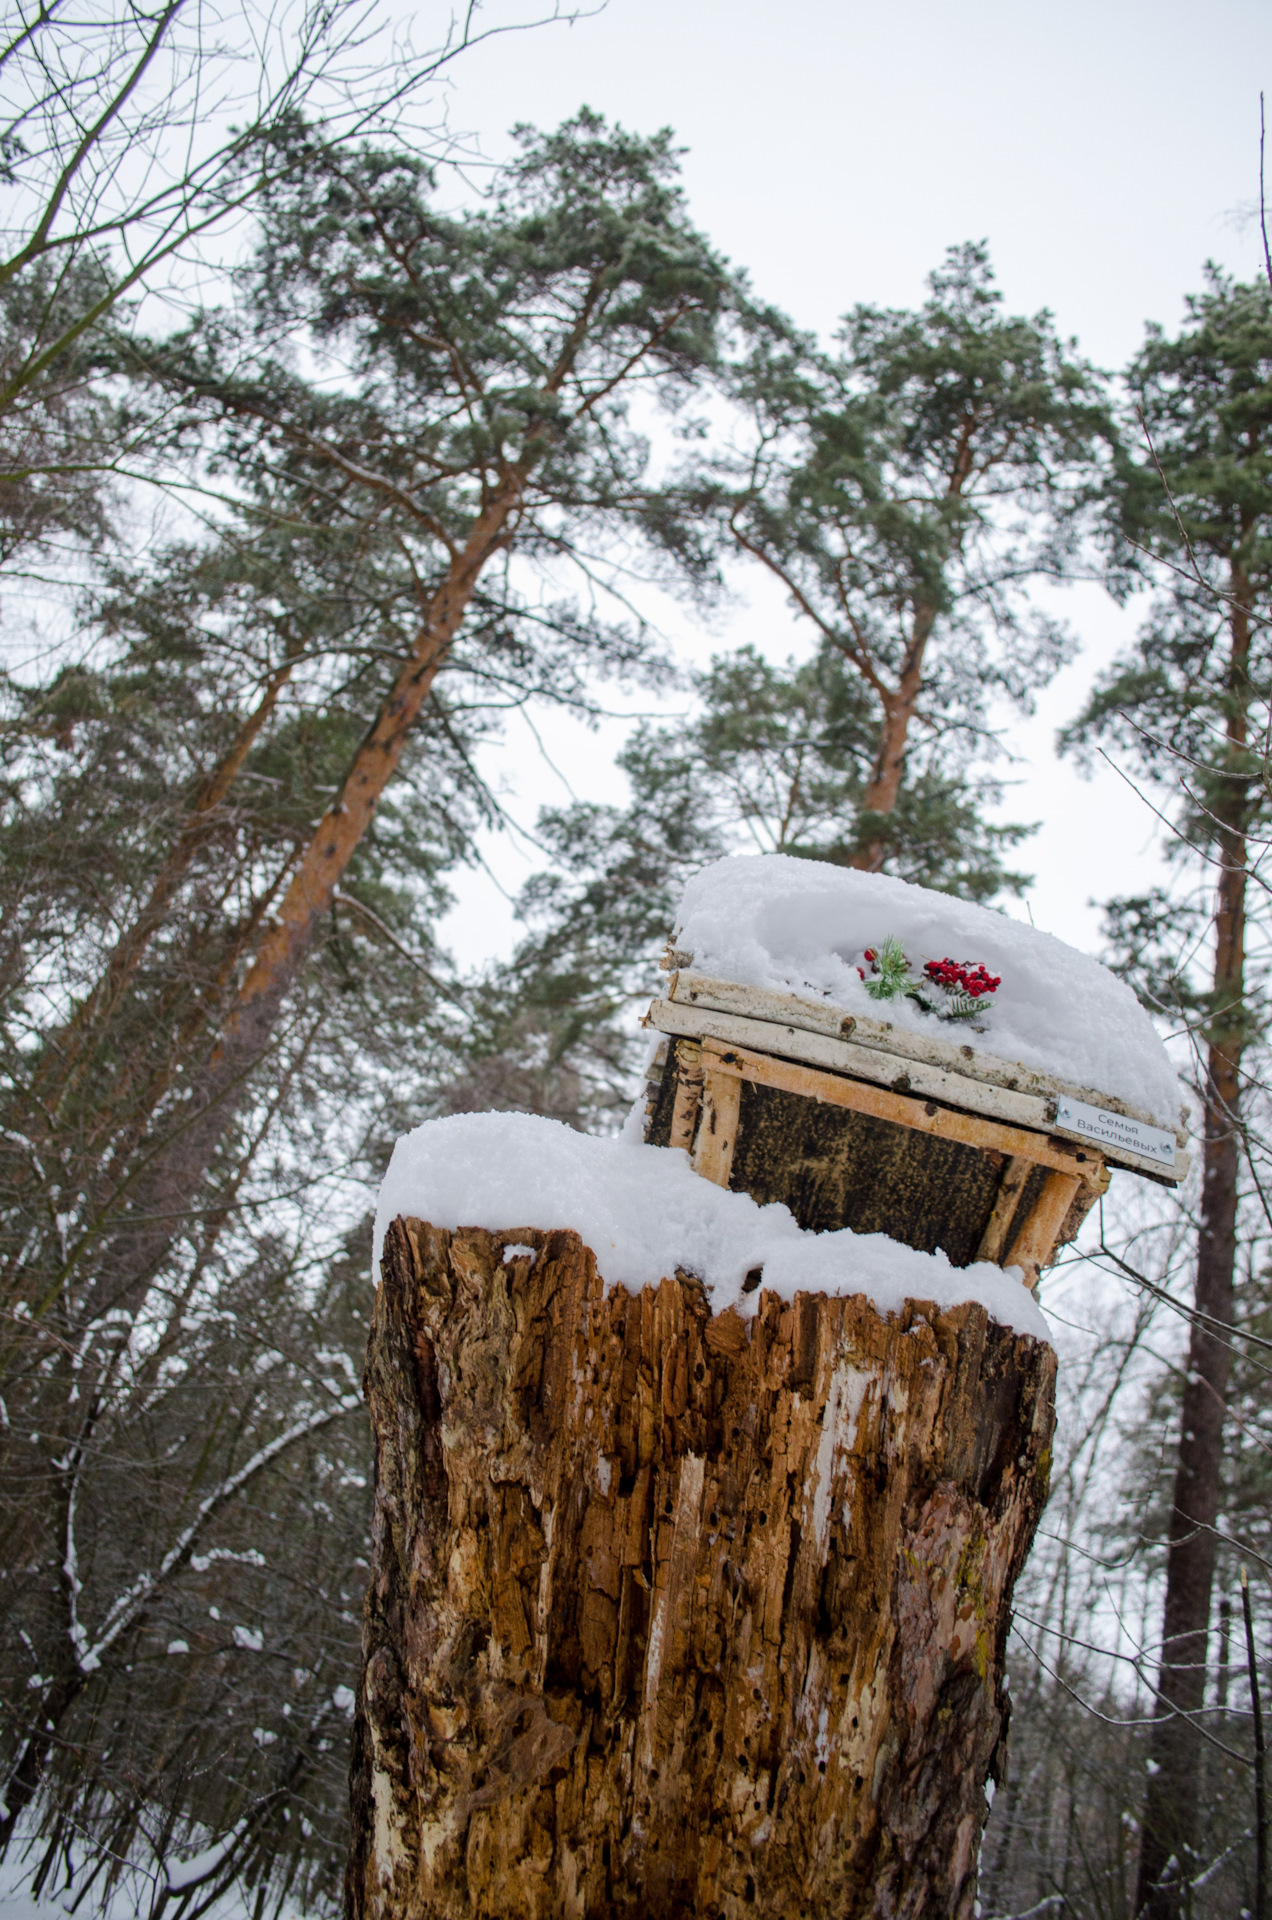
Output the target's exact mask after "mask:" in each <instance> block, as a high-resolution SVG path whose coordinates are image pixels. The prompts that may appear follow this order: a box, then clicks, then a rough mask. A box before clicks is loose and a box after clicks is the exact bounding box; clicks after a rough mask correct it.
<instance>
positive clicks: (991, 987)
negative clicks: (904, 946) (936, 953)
mask: <svg viewBox="0 0 1272 1920" xmlns="http://www.w3.org/2000/svg"><path fill="white" fill-rule="evenodd" d="M923 971H924V973H925V974H926V975H927V977H928V979H929V980H931V981H932V982H933V983H934V984H935V985H936V986H938V987H944V989H945V991H946V993H957V992H958V990H959V988H960V987H961V988H962V990H963V992H964V993H966V994H968V995H969V996H970V998H971V999H973V1000H979V999H980V997H981V995H982V994H983V993H997V991H998V989H999V987H1001V986H1002V984H1003V983H1002V978H1001V976H1000V977H999V978H998V979H997V980H996V979H995V978H994V976H993V974H991V973H988V972H987V971H986V968H985V963H984V961H982V960H963V961H961V962H960V961H958V960H949V959H946V960H929V961H928V963H927V965H926V966H925V967H924V969H923Z"/></svg>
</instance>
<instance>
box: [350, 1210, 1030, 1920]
mask: <svg viewBox="0 0 1272 1920" xmlns="http://www.w3.org/2000/svg"><path fill="white" fill-rule="evenodd" d="M518 1245H519V1247H520V1248H521V1249H526V1248H530V1249H533V1250H534V1253H533V1257H531V1256H530V1255H529V1254H527V1253H526V1252H524V1251H518V1250H515V1248H516V1247H517V1246H518ZM382 1273H383V1278H382V1282H381V1285H380V1289H379V1292H378V1295H377V1304H376V1310H375V1318H374V1325H373V1329H372V1333H371V1341H370V1348H369V1354H368V1361H367V1371H366V1388H367V1395H368V1399H369V1402H370V1406H371V1415H372V1421H373V1424H374V1429H375V1436H376V1448H377V1474H376V1495H375V1521H374V1548H373V1555H374V1562H373V1568H372V1576H371V1584H370V1591H369V1594H368V1598H367V1604H366V1616H365V1671H364V1678H363V1686H362V1689H361V1695H360V1700H359V1709H358V1717H357V1723H356V1730H355V1741H354V1762H353V1782H352V1791H353V1846H352V1852H351V1858H350V1867H349V1881H348V1893H349V1911H350V1914H351V1915H352V1916H354V1917H355V1920H426V1917H427V1920H442V1916H447V1917H449V1916H452V1915H453V1916H456V1920H458V1916H460V1915H463V1916H464V1920H471V1917H472V1916H474V1915H481V1916H491V1920H494V1916H499V1920H513V1916H536V1920H537V1917H540V1916H541V1917H542V1920H558V1917H559V1916H607V1915H615V1916H618V1915H624V1916H626V1915H633V1916H634V1915H640V1916H641V1920H669V1917H670V1916H689V1915H694V1916H698V1915H701V1916H719V1920H743V1916H746V1915H749V1914H751V1913H757V1912H758V1913H761V1914H765V1915H770V1916H785V1915H791V1916H796V1915H798V1916H800V1917H801V1920H804V1917H805V1916H808V1917H809V1920H812V1917H813V1916H816V1917H817V1920H821V1916H836V1917H840V1916H842V1917H844V1920H848V1917H850V1916H857V1915H862V1916H864V1915H879V1916H882V1915H889V1916H900V1915H906V1916H910V1915H913V1916H918V1915H924V1916H932V1920H936V1917H937V1916H940V1920H946V1916H959V1920H970V1916H971V1914H972V1911H973V1904H974V1897H975V1880H976V1861H977V1850H978V1845H979V1840H980V1833H981V1828H982V1825H983V1822H984V1819H985V1813H986V1799H985V1783H986V1780H987V1779H988V1778H990V1777H993V1778H997V1777H998V1776H999V1773H1000V1771H1001V1769H1002V1767H1003V1764H1004V1756H1005V1736H1006V1726H1007V1711H1008V1709H1007V1701H1006V1697H1005V1693H1004V1685H1003V1649H1004V1642H1005V1639H1006V1635H1007V1627H1008V1621H1009V1606H1010V1598H1011V1590H1012V1585H1013V1582H1014V1580H1015V1577H1016V1574H1017V1572H1018V1570H1019V1568H1020V1566H1021V1563H1022V1561H1023V1559H1024V1556H1025V1553H1026V1552H1027V1550H1028V1547H1029V1544H1030V1541H1031V1539H1032V1536H1033V1532H1034V1528H1035V1526H1036V1524H1037V1520H1038V1515H1039V1513H1040V1511H1041V1508H1042V1505H1043V1501H1044V1499H1045V1497H1046V1484H1047V1470H1048V1463H1049V1457H1050V1440H1051V1433H1052V1425H1053V1388H1054V1380H1055V1356H1054V1354H1053V1353H1052V1351H1051V1349H1050V1347H1048V1346H1046V1345H1045V1344H1043V1343H1041V1342H1039V1341H1037V1340H1034V1339H1031V1338H1029V1337H1028V1336H1025V1335H1018V1334H1014V1333H1012V1332H1010V1331H1008V1330H1006V1329H1004V1328H1002V1327H1000V1326H998V1325H997V1324H995V1323H993V1322H991V1321H990V1320H989V1319H988V1316H987V1315H986V1313H985V1311H984V1309H983V1308H981V1307H978V1306H974V1305H967V1306H962V1307H958V1308H955V1309H953V1310H944V1311H938V1310H937V1309H936V1308H935V1307H932V1306H929V1305H924V1304H923V1303H921V1302H918V1301H915V1302H911V1303H908V1304H907V1306H906V1308H905V1310H904V1312H902V1313H900V1314H897V1315H892V1316H884V1315H882V1314H880V1313H878V1312H877V1311H876V1310H875V1309H874V1308H873V1307H872V1306H871V1305H870V1304H869V1303H868V1302H867V1301H866V1300H865V1299H863V1298H861V1297H859V1296H858V1297H845V1298H827V1297H826V1296H824V1295H799V1296H797V1297H796V1299H795V1300H794V1301H793V1302H792V1303H787V1302H784V1301H782V1300H781V1299H779V1298H778V1297H776V1296H775V1295H773V1294H770V1293H767V1292H762V1293H760V1295H759V1300H758V1308H757V1312H756V1314H755V1317H754V1318H753V1319H752V1320H749V1321H746V1320H743V1319H742V1318H741V1317H740V1316H739V1315H738V1314H737V1313H736V1312H733V1311H728V1312H725V1313H722V1314H719V1315H716V1316H713V1315H712V1314H711V1312H710V1310H709V1307H708V1305H707V1302H706V1299H705V1297H704V1295H703V1290H702V1288H701V1287H700V1286H699V1285H698V1284H697V1283H696V1282H695V1281H693V1280H692V1279H690V1278H688V1277H686V1276H684V1275H683V1274H679V1275H677V1276H676V1277H675V1278H672V1279H662V1280H661V1281H660V1282H659V1283H658V1284H657V1285H650V1286H647V1287H646V1288H645V1289H644V1291H643V1292H642V1293H641V1294H640V1295H639V1297H637V1296H634V1295H632V1294H629V1293H626V1292H624V1291H622V1290H621V1289H615V1290H614V1291H612V1292H610V1293H606V1292H605V1291H604V1287H603V1284H602V1281H601V1278H600V1276H599V1275H598V1272H597V1266H596V1261H595V1259H594V1258H593V1254H592V1252H591V1250H590V1249H589V1248H587V1247H586V1246H584V1245H583V1243H582V1242H581V1241H580V1239H579V1238H578V1236H577V1235H576V1234H574V1233H570V1232H565V1231H560V1232H539V1231H535V1230H531V1229H526V1230H524V1231H521V1232H518V1233H516V1234H512V1233H488V1232H485V1231H481V1230H478V1229H475V1228H469V1229H464V1230H463V1231H460V1232H456V1233H448V1232H443V1231H439V1230H437V1229H435V1228H433V1227H431V1226H428V1225H426V1224H424V1223H422V1222H420V1221H416V1220H407V1221H402V1220H399V1221H397V1222H395V1223H394V1225H393V1226H392V1228H391V1229H390V1231H389V1234H388V1236H387V1239H386V1243H385V1249H384V1258H383V1263H382Z"/></svg>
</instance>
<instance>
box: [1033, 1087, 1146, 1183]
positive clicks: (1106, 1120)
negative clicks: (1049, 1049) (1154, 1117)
mask: <svg viewBox="0 0 1272 1920" xmlns="http://www.w3.org/2000/svg"><path fill="white" fill-rule="evenodd" d="M1056 1125H1057V1127H1063V1128H1064V1129H1065V1131H1066V1132H1068V1133H1079V1134H1081V1135H1082V1137H1083V1139H1084V1140H1098V1141H1099V1143H1100V1145H1101V1146H1104V1147H1121V1148H1122V1149H1123V1150H1124V1151H1125V1152H1127V1153H1137V1154H1139V1155H1140V1157H1141V1159H1144V1160H1155V1161H1156V1162H1157V1163H1158V1165H1159V1166H1162V1167H1169V1168H1170V1170H1171V1172H1172V1173H1173V1172H1174V1171H1175V1136H1174V1134H1173V1133H1166V1132H1164V1131H1163V1129H1162V1128H1161V1127H1148V1126H1145V1124H1144V1122H1143V1121H1142V1120H1128V1119H1127V1117H1126V1115H1125V1114H1124V1113H1110V1112H1108V1110H1107V1108H1105V1107H1089V1106H1087V1104H1086V1102H1085V1101H1084V1100H1070V1099H1068V1098H1067V1097H1062V1098H1060V1099H1057V1101H1056Z"/></svg>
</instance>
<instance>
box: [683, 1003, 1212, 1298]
mask: <svg viewBox="0 0 1272 1920" xmlns="http://www.w3.org/2000/svg"><path fill="white" fill-rule="evenodd" d="M646 1025H647V1026H652V1027H653V1028H655V1029H656V1030H657V1031H659V1032H660V1033H662V1034H663V1035H665V1036H666V1038H665V1041H664V1042H663V1044H662V1045H660V1047H659V1049H658V1054H657V1056H656V1058H655V1062H654V1065H653V1067H652V1068H651V1072H650V1087H649V1099H648V1104H647V1109H646V1128H645V1138H646V1140H647V1141H649V1142H650V1143H651V1144H652V1145H655V1146H674V1147H684V1148H687V1149H688V1150H689V1152H690V1154H691V1156H692V1158H693V1163H694V1165H695V1167H696V1168H697V1170H698V1172H699V1173H701V1174H702V1175H703V1176H704V1177H705V1178H707V1179H709V1180H714V1181H716V1182H717V1183H718V1184H719V1185H721V1186H726V1187H731V1188H734V1189H736V1190H739V1191H744V1192H746V1193H749V1194H751V1195H752V1196H753V1197H754V1198H755V1199H756V1200H758V1201H760V1202H761V1203H764V1202H767V1201H772V1200H780V1201H783V1202H784V1203H785V1204H786V1205H787V1206H788V1207H789V1208H790V1210H791V1212H792V1213H793V1214H794V1216H795V1218H796V1220H797V1221H798V1222H799V1224H800V1226H802V1227H806V1228H810V1229H812V1230H814V1231H826V1230H829V1229H833V1228H838V1227H850V1228H852V1229H853V1231H854V1232H856V1233H886V1234H888V1235H890V1236H891V1238H893V1239H894V1240H900V1241H903V1242H904V1243H905V1244H906V1245H907V1246H912V1247H917V1248H919V1249H920V1250H921V1251H923V1252H925V1253H932V1252H935V1251H936V1250H937V1249H938V1248H939V1249H941V1250H942V1251H943V1252H944V1253H945V1254H946V1256H947V1257H948V1259H949V1260H950V1262H951V1263H952V1264H953V1265H954V1266H956V1267H965V1266H970V1265H971V1264H972V1263H973V1262H974V1261H977V1260H988V1261H993V1262H994V1263H995V1264H996V1265H999V1266H1002V1267H1008V1266H1017V1267H1019V1268H1020V1269H1021V1270H1022V1273H1023V1275H1024V1279H1025V1284H1026V1285H1027V1286H1030V1287H1032V1286H1035V1285H1036V1284H1037V1279H1038V1272H1039V1269H1040V1268H1041V1267H1043V1266H1045V1265H1046V1264H1047V1263H1048V1262H1049V1261H1050V1260H1052V1259H1053V1258H1054V1257H1055V1254H1056V1252H1057V1250H1058V1249H1059V1248H1060V1247H1061V1246H1063V1245H1064V1244H1065V1243H1066V1242H1068V1241H1069V1240H1071V1239H1072V1238H1073V1237H1074V1235H1075V1234H1076V1233H1077V1231H1078V1228H1079V1227H1080V1226H1081V1224H1082V1221H1083V1220H1084V1218H1085V1217H1086V1215H1087V1213H1088V1212H1089V1211H1090V1209H1091V1207H1092V1206H1094V1204H1095V1203H1096V1201H1097V1200H1098V1199H1099V1198H1100V1196H1101V1195H1102V1194H1103V1193H1104V1192H1105V1190H1106V1188H1107V1187H1108V1184H1109V1177H1110V1169H1111V1168H1112V1167H1115V1166H1117V1167H1124V1168H1126V1169H1127V1170H1129V1171H1130V1172H1133V1173H1135V1174H1138V1175H1139V1176H1141V1177H1142V1178H1145V1179H1149V1180H1155V1181H1158V1182H1160V1183H1161V1184H1163V1185H1166V1186H1175V1185H1176V1184H1177V1183H1178V1181H1179V1180H1180V1179H1181V1178H1182V1177H1183V1175H1184V1173H1185V1172H1186V1171H1187V1166H1188V1160H1187V1155H1186V1154H1185V1153H1184V1152H1183V1139H1184V1136H1183V1135H1182V1133H1167V1132H1165V1131H1164V1130H1163V1129H1162V1128H1160V1127H1159V1126H1157V1125H1155V1124H1154V1122H1153V1121H1152V1120H1151V1118H1150V1117H1149V1116H1148V1115H1146V1114H1144V1113H1142V1112H1139V1111H1137V1110H1135V1109H1134V1108H1131V1107H1129V1106H1128V1105H1126V1104H1125V1103H1124V1102H1122V1101H1119V1100H1117V1099H1116V1098H1114V1097H1113V1096H1112V1095H1109V1094H1106V1093H1103V1092H1100V1091H1099V1090H1097V1089H1093V1088H1090V1087H1081V1086H1070V1085H1067V1084H1065V1083H1064V1082H1062V1081H1061V1080H1059V1079H1056V1078H1053V1077H1051V1076H1050V1075H1047V1074H1044V1073H1039V1072H1037V1071H1035V1070H1034V1069H1032V1068H1029V1067H1026V1066H1022V1065H1021V1064H1020V1063H1019V1062H1015V1061H1011V1060H1003V1059H998V1058H996V1057H995V1056H994V1055H992V1054H989V1053H986V1052H983V1051H982V1050H981V1049H979V1048H973V1047H971V1046H967V1045H960V1044H959V1043H958V1042H957V1041H953V1040H949V1039H944V1038H942V1037H939V1036H938V1035H936V1034H932V1035H928V1034H922V1033H915V1032H913V1031H912V1030H910V1029H908V1028H901V1027H897V1026H894V1025H893V1024H892V1023H890V1022H889V1021H887V1020H882V1019H880V1020H874V1019H865V1018H862V1017H860V1016H859V1015H858V1016H854V1015H852V1014H849V1013H846V1012H844V1010H843V1009H842V1008H837V1007H835V1006H834V1005H832V1004H831V1003H830V1002H829V1001H827V1000H810V999H803V998H801V997H800V996H799V995H796V994H787V993H778V992H773V991H771V990H767V989H764V988H759V987H746V986H739V985H736V984H734V983H732V982H730V981H727V980H718V979H711V978H708V977H707V976H706V975H704V974H701V973H696V972H694V971H692V970H691V969H689V968H686V967H682V968H678V969H674V970H672V971H671V973H670V978H669V982H668V987H667V992H666V995H665V997H663V998H660V999H658V1000H655V1001H654V1003H653V1005H652V1006H651V1008H650V1010H649V1013H648V1015H647V1016H646Z"/></svg>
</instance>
